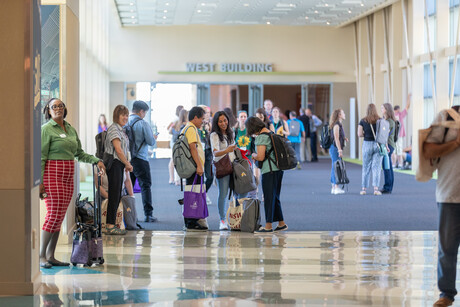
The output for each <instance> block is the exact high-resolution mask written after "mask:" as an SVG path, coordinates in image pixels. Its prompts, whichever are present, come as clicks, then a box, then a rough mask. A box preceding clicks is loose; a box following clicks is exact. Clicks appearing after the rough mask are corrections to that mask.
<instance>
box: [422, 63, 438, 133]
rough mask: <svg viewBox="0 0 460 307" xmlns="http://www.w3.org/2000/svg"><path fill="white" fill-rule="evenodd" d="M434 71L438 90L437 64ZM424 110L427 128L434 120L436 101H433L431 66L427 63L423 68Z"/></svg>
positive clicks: (434, 65)
mask: <svg viewBox="0 0 460 307" xmlns="http://www.w3.org/2000/svg"><path fill="white" fill-rule="evenodd" d="M433 70H434V84H435V86H434V87H435V89H436V63H433ZM423 109H424V112H423V114H424V116H423V117H424V118H423V123H424V126H425V127H428V126H429V125H430V124H431V123H432V121H433V119H434V115H435V114H434V113H435V109H434V101H433V87H432V85H431V72H430V64H429V63H426V64H425V65H424V66H423Z"/></svg>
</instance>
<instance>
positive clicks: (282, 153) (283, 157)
mask: <svg viewBox="0 0 460 307" xmlns="http://www.w3.org/2000/svg"><path fill="white" fill-rule="evenodd" d="M261 134H266V135H268V136H269V137H270V140H271V143H272V147H271V148H270V150H269V151H268V152H266V153H265V161H266V160H267V159H269V160H270V161H271V162H272V163H274V164H275V165H276V166H277V167H278V168H279V169H280V170H282V171H285V170H290V169H293V168H295V167H296V166H297V157H296V155H295V150H294V148H292V145H291V141H289V139H288V138H285V137H283V136H281V135H277V134H274V133H273V132H270V133H267V132H264V133H261ZM272 152H274V153H275V160H273V159H272V158H271V156H270V155H271V153H272ZM262 164H263V163H259V165H258V167H259V168H262ZM268 164H269V165H270V171H271V163H270V162H269V163H268Z"/></svg>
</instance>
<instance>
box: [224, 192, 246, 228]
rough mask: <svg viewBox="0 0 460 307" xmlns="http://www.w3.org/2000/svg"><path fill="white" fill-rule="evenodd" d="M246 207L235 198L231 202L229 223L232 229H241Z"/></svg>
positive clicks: (228, 215)
mask: <svg viewBox="0 0 460 307" xmlns="http://www.w3.org/2000/svg"><path fill="white" fill-rule="evenodd" d="M243 213H244V209H243V206H241V205H240V204H239V203H238V201H237V200H235V198H233V200H232V201H231V202H230V205H229V206H228V210H227V224H228V226H230V229H232V230H241V219H242V218H243Z"/></svg>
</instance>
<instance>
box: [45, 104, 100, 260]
mask: <svg viewBox="0 0 460 307" xmlns="http://www.w3.org/2000/svg"><path fill="white" fill-rule="evenodd" d="M43 113H44V114H45V118H46V119H47V120H49V121H48V122H47V123H46V124H44V125H43V126H42V129H41V139H42V144H41V147H42V155H41V174H42V176H41V177H42V183H41V184H40V198H42V199H44V200H45V204H46V216H45V223H44V225H43V228H42V230H43V231H42V237H41V246H40V266H41V267H42V268H50V267H52V266H68V265H69V263H67V262H60V261H58V260H56V258H55V257H54V251H55V250H56V244H57V241H58V239H59V232H60V231H61V224H62V221H63V220H64V217H65V214H66V212H67V207H68V206H69V203H70V200H71V198H72V195H73V192H74V172H75V158H76V159H77V160H78V161H79V162H85V163H97V166H98V167H99V174H100V175H102V174H104V172H105V167H104V163H102V161H101V160H99V159H98V158H96V157H94V156H92V155H89V154H87V153H85V152H84V151H83V149H82V148H81V143H80V139H79V138H78V134H77V131H76V130H75V129H74V128H73V127H72V126H71V125H70V124H69V123H68V122H67V121H65V120H64V119H65V118H66V116H67V108H66V106H65V104H64V103H63V102H62V101H61V100H60V99H58V98H51V99H50V100H49V101H48V103H47V104H46V106H45V108H44V109H43Z"/></svg>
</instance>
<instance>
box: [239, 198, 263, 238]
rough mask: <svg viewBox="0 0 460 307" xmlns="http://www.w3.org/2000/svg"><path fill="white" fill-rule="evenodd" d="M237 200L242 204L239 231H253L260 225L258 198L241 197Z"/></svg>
mask: <svg viewBox="0 0 460 307" xmlns="http://www.w3.org/2000/svg"><path fill="white" fill-rule="evenodd" d="M238 202H239V203H240V205H241V206H243V209H244V212H243V217H242V218H241V226H240V227H241V228H240V229H241V231H242V232H254V231H256V230H258V229H259V227H260V200H258V199H256V198H242V199H239V200H238Z"/></svg>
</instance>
